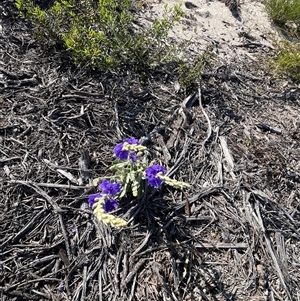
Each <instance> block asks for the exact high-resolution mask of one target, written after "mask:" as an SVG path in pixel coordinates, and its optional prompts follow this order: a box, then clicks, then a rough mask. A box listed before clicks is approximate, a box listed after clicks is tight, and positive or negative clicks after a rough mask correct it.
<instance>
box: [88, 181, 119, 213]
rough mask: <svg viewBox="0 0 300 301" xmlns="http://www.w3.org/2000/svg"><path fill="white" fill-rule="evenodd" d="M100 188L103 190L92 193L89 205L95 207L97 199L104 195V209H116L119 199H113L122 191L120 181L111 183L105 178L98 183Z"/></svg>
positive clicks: (107, 210)
mask: <svg viewBox="0 0 300 301" xmlns="http://www.w3.org/2000/svg"><path fill="white" fill-rule="evenodd" d="M98 188H99V190H101V191H102V193H100V192H98V193H94V194H91V195H90V196H89V198H88V203H89V206H90V207H91V208H93V206H94V205H95V203H96V201H97V200H96V199H100V198H103V197H104V198H105V199H104V204H103V209H104V211H105V212H106V213H108V212H111V211H113V210H115V209H116V208H117V207H118V201H117V200H115V199H113V197H114V196H115V195H117V194H118V193H120V192H121V185H120V184H119V183H118V182H114V183H111V182H110V181H108V180H106V179H104V180H103V181H102V182H101V183H100V184H99V185H98Z"/></svg>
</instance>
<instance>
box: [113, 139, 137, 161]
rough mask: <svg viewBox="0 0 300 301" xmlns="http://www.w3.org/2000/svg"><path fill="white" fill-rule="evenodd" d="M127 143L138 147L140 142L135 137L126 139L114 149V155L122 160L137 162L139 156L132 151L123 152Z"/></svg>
mask: <svg viewBox="0 0 300 301" xmlns="http://www.w3.org/2000/svg"><path fill="white" fill-rule="evenodd" d="M125 142H127V143H128V144H133V145H138V144H139V141H138V140H137V139H135V138H133V137H130V138H126V139H124V140H123V142H121V143H119V144H117V145H116V146H115V148H114V153H115V155H116V157H117V158H118V159H120V160H128V159H130V160H131V161H132V162H136V160H137V154H136V153H135V152H132V151H127V150H123V146H124V143H125Z"/></svg>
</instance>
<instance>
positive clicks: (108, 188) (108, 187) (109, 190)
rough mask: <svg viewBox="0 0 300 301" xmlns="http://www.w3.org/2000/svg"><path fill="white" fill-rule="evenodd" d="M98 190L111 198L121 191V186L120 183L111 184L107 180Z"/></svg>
mask: <svg viewBox="0 0 300 301" xmlns="http://www.w3.org/2000/svg"><path fill="white" fill-rule="evenodd" d="M98 188H99V189H100V190H102V192H103V193H105V194H107V195H109V196H114V195H116V194H118V193H119V192H120V191H121V185H120V184H119V183H118V182H114V183H111V182H109V181H108V180H106V179H104V180H103V181H102V182H101V183H100V184H99V186H98Z"/></svg>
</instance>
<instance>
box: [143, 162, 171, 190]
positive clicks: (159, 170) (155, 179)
mask: <svg viewBox="0 0 300 301" xmlns="http://www.w3.org/2000/svg"><path fill="white" fill-rule="evenodd" d="M165 173H166V170H165V168H164V167H163V166H162V165H158V164H155V165H152V166H149V167H148V168H147V169H146V177H147V179H148V183H149V185H151V186H153V187H155V188H157V187H159V186H160V185H161V184H162V183H163V180H162V179H161V178H160V175H162V176H164V175H165Z"/></svg>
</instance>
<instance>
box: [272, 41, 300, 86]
mask: <svg viewBox="0 0 300 301" xmlns="http://www.w3.org/2000/svg"><path fill="white" fill-rule="evenodd" d="M277 64H278V66H279V68H280V69H281V70H283V71H284V72H285V73H287V74H288V75H289V76H290V77H291V78H292V79H293V80H295V81H296V82H300V44H299V43H298V44H295V43H290V42H283V43H282V44H281V50H280V52H279V55H278V57H277Z"/></svg>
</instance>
